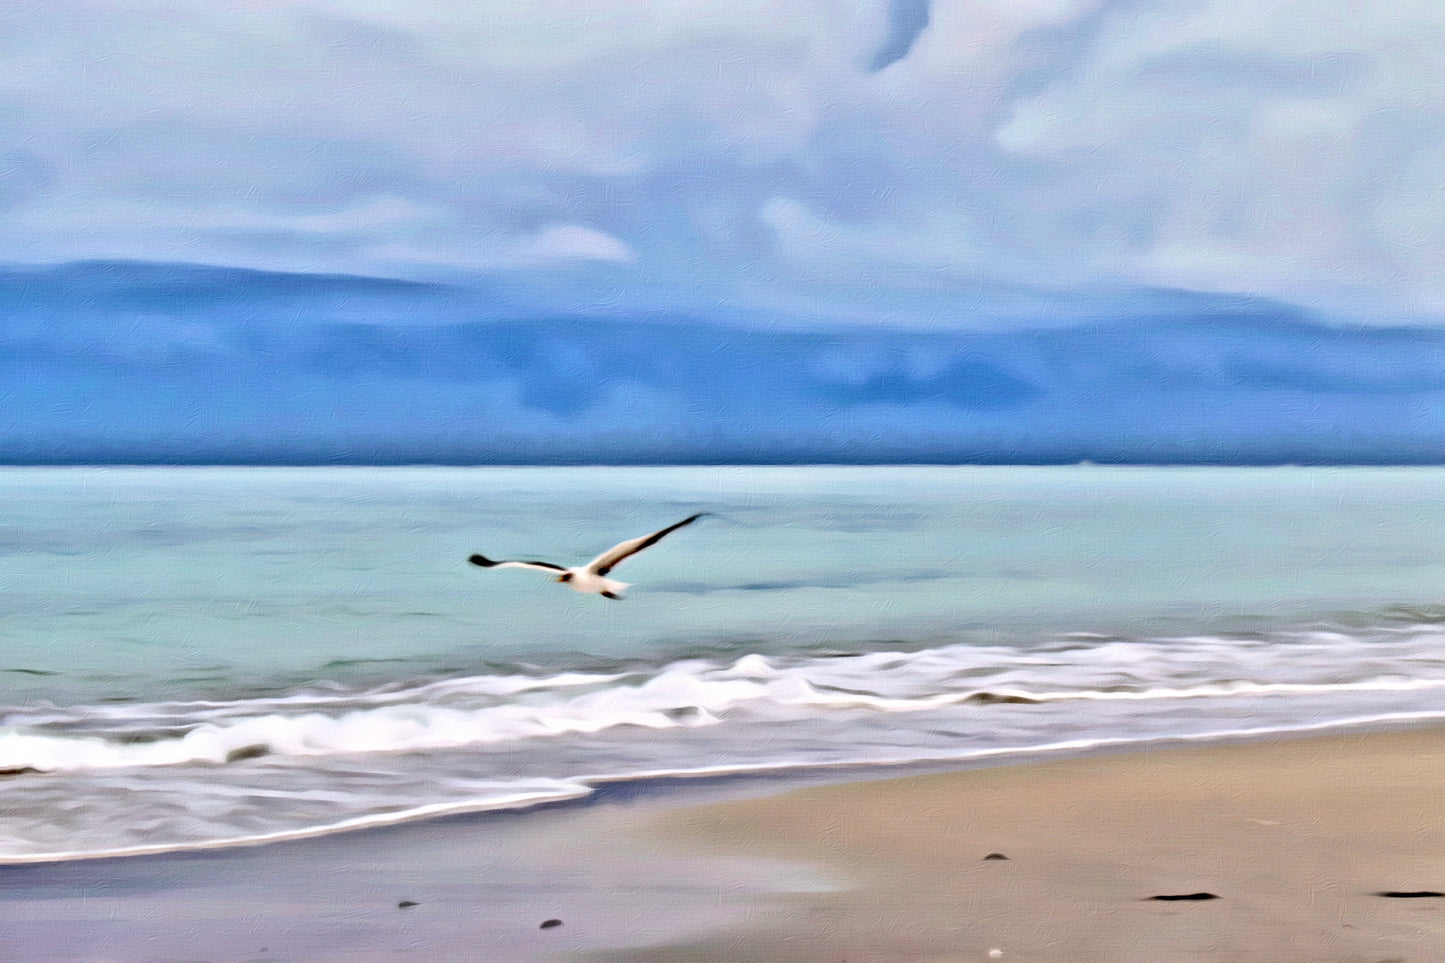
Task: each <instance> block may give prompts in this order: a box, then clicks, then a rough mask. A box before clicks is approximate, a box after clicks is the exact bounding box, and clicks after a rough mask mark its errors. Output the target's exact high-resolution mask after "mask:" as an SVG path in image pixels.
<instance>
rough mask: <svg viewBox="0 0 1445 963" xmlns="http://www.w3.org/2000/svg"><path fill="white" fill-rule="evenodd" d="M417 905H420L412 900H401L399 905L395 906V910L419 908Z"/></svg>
mask: <svg viewBox="0 0 1445 963" xmlns="http://www.w3.org/2000/svg"><path fill="white" fill-rule="evenodd" d="M419 905H421V904H419V903H417V901H416V900H413V899H404V900H402V901H401V902H400V903H397V904H396V908H397V909H406V908H407V907H410V906H419Z"/></svg>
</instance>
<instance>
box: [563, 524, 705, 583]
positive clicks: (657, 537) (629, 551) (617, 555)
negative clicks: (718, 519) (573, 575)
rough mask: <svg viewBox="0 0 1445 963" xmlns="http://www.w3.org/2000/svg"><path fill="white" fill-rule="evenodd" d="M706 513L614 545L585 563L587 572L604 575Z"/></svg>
mask: <svg viewBox="0 0 1445 963" xmlns="http://www.w3.org/2000/svg"><path fill="white" fill-rule="evenodd" d="M706 514H707V512H698V513H697V514H696V515H689V516H688V517H687V518H684V519H683V520H682V521H680V522H678V523H677V524H675V525H669V526H667V527H666V528H664V529H661V530H659V531H656V532H653V533H652V534H651V535H643V536H642V537H640V538H630V539H628V540H627V541H625V542H622V543H621V544H619V545H614V546H613V547H612V548H609V549H608V550H607V551H605V552H603V553H602V554H601V555H599V556H597V557H596V558H594V559H593V560H592V561H590V562H588V563H587V570H588V571H589V572H594V573H596V574H598V575H606V574H607V573H608V572H610V571H612V569H613V567H614V566H615V565H617V564H618V563H619V562H621V561H622V560H623V559H625V558H627V557H628V556H629V555H636V554H637V553H638V552H640V551H642V550H643V549H644V548H647V547H648V546H650V545H656V544H657V543H658V542H660V541H661V540H662V537H663V536H664V535H666V534H668V533H669V532H675V531H677V530H678V529H679V528H681V527H682V526H684V525H691V524H692V523H693V522H695V521H697V520H698V519H699V518H702V517H703V516H704V515H706Z"/></svg>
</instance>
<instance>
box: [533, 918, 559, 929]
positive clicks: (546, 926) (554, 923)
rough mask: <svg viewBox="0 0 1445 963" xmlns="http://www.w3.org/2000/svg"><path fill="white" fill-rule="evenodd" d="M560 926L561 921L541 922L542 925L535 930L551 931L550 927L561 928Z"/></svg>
mask: <svg viewBox="0 0 1445 963" xmlns="http://www.w3.org/2000/svg"><path fill="white" fill-rule="evenodd" d="M561 925H562V921H561V920H543V921H542V925H541V926H539V927H537V929H539V930H550V929H551V928H552V927H554V926H561Z"/></svg>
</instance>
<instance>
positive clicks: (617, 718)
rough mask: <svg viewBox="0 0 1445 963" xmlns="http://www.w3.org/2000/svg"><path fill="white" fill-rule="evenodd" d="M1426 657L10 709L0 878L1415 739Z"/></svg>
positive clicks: (553, 681)
mask: <svg viewBox="0 0 1445 963" xmlns="http://www.w3.org/2000/svg"><path fill="white" fill-rule="evenodd" d="M1442 642H1445V633H1442V630H1441V626H1440V625H1439V624H1436V623H1434V622H1431V623H1427V624H1421V625H1402V624H1398V623H1391V624H1388V625H1384V626H1374V627H1368V628H1360V629H1352V630H1348V631H1347V630H1343V629H1338V628H1331V629H1328V630H1325V629H1320V628H1319V627H1306V628H1301V629H1297V630H1290V631H1281V632H1276V633H1273V634H1269V635H1249V636H1238V637H1229V636H1188V637H1178V638H1153V639H1134V640H1128V639H1119V638H1113V637H1102V636H1101V637H1095V638H1085V637H1082V636H1080V635H1077V634H1074V635H1068V636H1060V637H1058V638H1057V639H1054V640H1041V641H1040V642H1039V643H1037V644H1033V645H976V644H954V645H944V646H934V647H926V648H918V649H913V650H906V649H903V648H900V647H897V646H888V647H882V648H880V649H877V650H869V649H866V648H865V649H862V650H857V651H852V652H836V653H830V654H827V655H809V654H791V655H788V654H778V653H765V652H761V651H759V652H751V653H746V654H741V655H736V656H733V657H729V658H686V657H685V658H675V659H661V660H659V661H657V662H655V663H653V664H647V663H644V662H642V661H641V660H629V662H628V663H627V664H626V665H625V666H618V667H615V668H614V669H610V670H607V671H598V670H595V669H581V668H577V667H569V666H559V667H557V668H556V669H555V670H552V671H542V670H539V669H527V670H522V669H517V670H508V671H495V672H486V673H477V674H471V675H460V676H455V677H447V678H435V679H428V680H421V681H417V682H414V683H411V684H401V683H386V684H383V685H377V686H371V687H360V688H356V689H354V690H348V689H346V688H344V687H339V686H335V685H328V686H320V685H315V686H309V687H303V688H300V689H297V690H296V691H292V692H285V693H270V694H266V695H262V696H257V697H256V698H251V699H230V700H226V699H197V700H186V701H167V702H152V703H128V704H120V705H115V704H112V705H75V706H69V707H64V706H29V707H17V708H15V709H13V710H11V711H10V712H8V713H7V714H6V717H5V719H4V722H5V725H4V728H3V730H0V770H3V771H4V772H6V773H8V774H9V775H10V778H8V779H7V780H6V781H5V783H4V790H5V793H6V802H7V817H8V818H7V823H6V827H5V829H4V832H3V834H0V861H5V862H25V861H33V860H42V859H43V860H54V859H78V858H88V857H100V856H117V855H130V854H141V853H156V852H166V851H171V850H187V849H204V848H212V847H222V846H237V845H256V844H261V843H266V842H274V841H282V840H287V839H297V838H303V837H306V836H315V835H323V834H329V833H338V832H348V831H354V830H360V829H365V828H369V827H375V826H382V825H389V824H395V823H404V822H410V821H414V820H418V819H426V818H433V817H435V816H438V815H444V814H452V813H464V812H481V811H488V810H496V809H510V808H525V807H530V806H536V805H544V804H549V803H556V802H563V801H572V800H577V799H580V798H584V797H586V796H587V795H588V794H590V793H591V792H593V791H594V789H595V787H597V786H599V785H602V784H606V783H617V782H647V781H651V780H662V779H679V778H695V777H701V776H738V775H746V774H750V773H751V774H757V773H767V772H781V771H821V770H826V769H829V768H839V767H857V766H865V767H866V766H905V765H910V764H937V763H948V764H957V765H968V764H970V763H971V762H978V761H983V760H997V759H999V758H1003V757H1008V756H1020V757H1024V756H1029V755H1034V754H1038V753H1070V752H1089V751H1095V750H1099V749H1103V748H1109V747H1121V746H1128V745H1135V744H1140V745H1142V744H1147V743H1152V742H1158V741H1161V740H1208V739H1226V738H1249V737H1259V736H1264V735H1269V734H1275V733H1281V734H1282V733H1291V732H1306V731H1317V730H1320V729H1327V728H1335V727H1346V726H1356V725H1371V724H1385V723H1389V724H1409V723H1413V722H1423V721H1428V720H1433V719H1438V718H1441V717H1442V715H1445V698H1442V695H1445V663H1442V662H1441V660H1439V659H1438V657H1437V653H1438V651H1439V650H1440V647H1441V643H1442ZM1062 734H1067V737H1066V738H1060V737H1061V735H1062ZM77 841H83V842H84V844H83V845H77Z"/></svg>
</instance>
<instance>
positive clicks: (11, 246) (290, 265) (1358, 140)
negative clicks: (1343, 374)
mask: <svg viewBox="0 0 1445 963" xmlns="http://www.w3.org/2000/svg"><path fill="white" fill-rule="evenodd" d="M1441 49H1445V8H1442V7H1440V5H1438V4H1435V3H1422V2H1410V0H1308V2H1283V0H1189V2H1171V0H1147V2H1144V0H1138V2H1129V0H730V2H726V3H720V2H708V0H588V2H587V3H584V4H575V3H559V2H556V0H507V2H505V3H502V2H475V3H457V2H450V0H448V2H434V0H237V2H232V3H226V4H216V3H207V2H199V0H195V2H190V0H7V2H6V3H4V4H3V5H0V223H3V224H4V230H3V231H0V263H6V264H11V265H27V264H28V265H35V264H42V265H53V264H59V263H63V262H68V261H74V260H80V259H128V260H141V261H161V262H186V263H199V264H208V265H227V266H236V267H247V268H258V269H266V270H275V271H293V272H327V273H344V274H360V275H374V276H383V277H401V278H443V279H471V280H474V281H480V280H483V279H487V278H496V279H504V280H505V281H506V282H507V283H508V284H511V285H513V286H514V287H515V288H518V289H527V288H528V287H530V288H532V289H534V290H535V291H536V292H539V295H538V296H539V297H541V296H543V295H545V296H546V297H552V298H555V299H556V300H557V301H558V303H568V299H569V298H570V299H571V302H575V303H577V304H583V303H594V304H596V303H602V302H606V301H608V300H609V299H612V300H614V301H617V302H620V303H629V304H630V303H642V304H656V305H662V306H668V307H675V308H681V309H686V308H687V307H689V306H690V305H697V304H706V305H731V306H734V307H736V308H738V309H739V310H744V309H758V310H764V311H773V312H776V313H787V312H789V311H794V312H803V313H807V314H812V315H816V316H817V317H820V318H831V319H835V320H836V319H842V320H857V321H865V322H866V321H876V320H878V319H879V317H880V316H881V315H884V314H888V313H890V312H892V311H894V310H895V309H899V308H900V306H903V307H906V308H908V309H909V310H911V311H912V312H913V316H914V319H915V320H917V321H921V322H926V323H930V324H941V325H964V324H968V323H970V319H969V318H968V317H967V312H961V311H958V310H955V308H956V306H957V304H958V303H960V299H962V303H964V304H965V305H966V303H967V292H969V291H976V290H986V289H992V290H1002V291H1014V290H1018V291H1043V292H1046V295H1047V296H1048V297H1053V296H1054V294H1056V293H1058V292H1063V296H1065V297H1067V296H1069V295H1070V294H1071V293H1078V294H1079V295H1080V296H1083V295H1085V294H1087V292H1091V291H1117V290H1131V289H1152V290H1159V289H1182V290H1185V291H1194V292H1205V293H1218V294H1227V295H1243V296H1252V297H1260V298H1267V299H1275V300H1278V301H1281V302H1285V303H1288V304H1292V305H1299V306H1303V307H1305V308H1307V309H1310V310H1315V311H1319V312H1323V313H1326V314H1330V315H1332V316H1338V317H1345V318H1351V319H1358V320H1363V321H1366V322H1371V323H1374V322H1384V323H1398V322H1419V321H1422V320H1423V321H1436V320H1438V319H1439V318H1440V317H1442V316H1445V270H1442V267H1445V264H1442V261H1445V58H1442V57H1440V56H1439V53H1438V52H1439V51H1440V50H1441ZM990 286H993V287H992V288H990Z"/></svg>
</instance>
